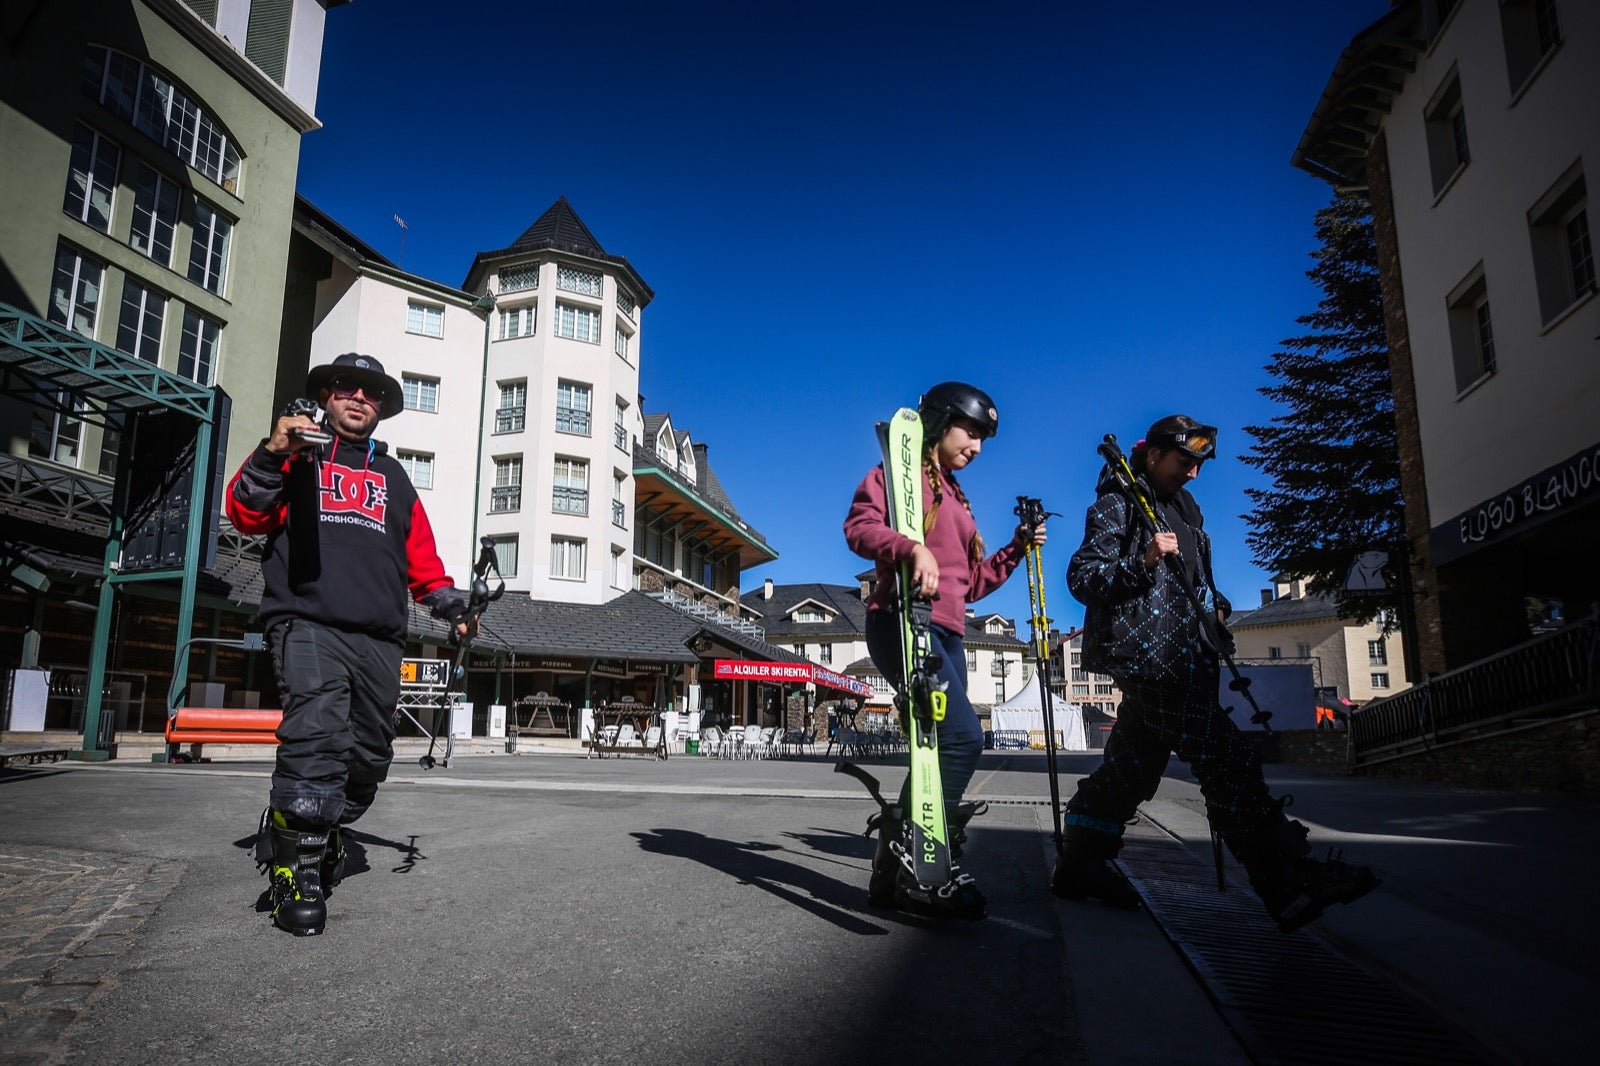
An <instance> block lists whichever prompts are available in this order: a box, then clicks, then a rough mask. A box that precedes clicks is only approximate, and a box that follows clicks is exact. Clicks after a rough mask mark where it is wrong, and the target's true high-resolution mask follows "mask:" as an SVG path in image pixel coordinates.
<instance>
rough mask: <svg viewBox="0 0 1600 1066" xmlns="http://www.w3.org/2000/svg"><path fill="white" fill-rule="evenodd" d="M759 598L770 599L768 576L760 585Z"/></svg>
mask: <svg viewBox="0 0 1600 1066" xmlns="http://www.w3.org/2000/svg"><path fill="white" fill-rule="evenodd" d="M761 598H762V599H764V600H770V599H772V579H771V578H770V577H769V578H767V580H766V582H765V583H764V584H763V585H762V586H761Z"/></svg>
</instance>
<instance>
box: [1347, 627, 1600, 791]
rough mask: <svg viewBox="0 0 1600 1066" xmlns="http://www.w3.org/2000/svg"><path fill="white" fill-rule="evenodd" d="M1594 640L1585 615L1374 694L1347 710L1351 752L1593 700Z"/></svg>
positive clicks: (1414, 747)
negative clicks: (1408, 685)
mask: <svg viewBox="0 0 1600 1066" xmlns="http://www.w3.org/2000/svg"><path fill="white" fill-rule="evenodd" d="M1597 644H1600V620H1597V619H1594V618H1590V619H1586V620H1585V621H1582V622H1578V623H1575V624H1573V625H1570V626H1567V627H1566V628H1565V629H1561V630H1557V631H1556V632H1554V633H1550V634H1547V635H1545V636H1542V637H1535V638H1534V639H1533V640H1530V641H1528V642H1527V643H1526V644H1522V645H1519V646H1518V647H1515V648H1512V649H1510V650H1508V651H1504V652H1501V653H1500V654H1499V655H1496V656H1494V657H1492V658H1489V659H1485V660H1483V661H1482V662H1477V663H1473V664H1471V665H1470V666H1463V667H1461V668H1460V669H1458V670H1452V671H1450V672H1449V673H1447V674H1440V675H1439V676H1438V677H1435V678H1432V679H1431V680H1429V681H1426V682H1424V683H1422V684H1420V685H1417V686H1416V687H1414V688H1410V689H1407V690H1406V691H1404V692H1399V693H1396V694H1395V695H1393V696H1388V697H1385V698H1384V699H1381V700H1374V701H1372V702H1371V703H1369V704H1367V705H1366V706H1365V707H1362V708H1361V709H1360V710H1358V711H1356V712H1355V713H1354V714H1352V715H1351V716H1350V756H1351V759H1352V760H1353V761H1354V762H1355V763H1357V764H1358V765H1360V764H1368V763H1375V762H1383V761H1386V760H1388V759H1393V758H1399V757H1401V756H1405V755H1410V754H1413V753H1416V752H1420V751H1426V750H1428V749H1429V748H1433V747H1438V746H1442V745H1445V744H1451V743H1456V742H1459V741H1462V740H1468V739H1479V738H1482V737H1485V736H1492V735H1495V734H1497V733H1506V732H1510V731H1511V730H1513V729H1519V728H1522V727H1524V726H1527V725H1531V724H1534V723H1536V722H1538V721H1541V720H1544V719H1550V718H1555V717H1559V716H1561V715H1563V714H1568V713H1572V712H1576V711H1581V710H1587V709H1590V708H1593V707H1595V706H1596V704H1597V702H1600V673H1597V671H1596V669H1595V651H1596V646H1597Z"/></svg>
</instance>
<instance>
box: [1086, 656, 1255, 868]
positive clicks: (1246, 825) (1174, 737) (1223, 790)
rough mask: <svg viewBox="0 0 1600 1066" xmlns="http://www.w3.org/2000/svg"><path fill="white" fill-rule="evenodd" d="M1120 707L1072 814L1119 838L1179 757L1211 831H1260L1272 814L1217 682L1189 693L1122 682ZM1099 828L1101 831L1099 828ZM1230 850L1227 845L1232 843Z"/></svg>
mask: <svg viewBox="0 0 1600 1066" xmlns="http://www.w3.org/2000/svg"><path fill="white" fill-rule="evenodd" d="M1119 684H1120V685H1121V687H1122V695H1123V700H1122V707H1121V708H1120V709H1119V710H1118V712H1117V724H1116V725H1115V726H1113V727H1112V729H1111V735H1110V737H1108V738H1107V740H1106V750H1105V756H1104V758H1103V759H1102V760H1101V762H1100V766H1099V768H1098V769H1097V770H1095V771H1094V773H1092V774H1090V775H1089V776H1088V777H1086V778H1084V779H1083V780H1082V781H1080V782H1079V783H1078V791H1077V793H1076V794H1075V795H1074V796H1073V797H1072V799H1071V800H1070V801H1068V803H1067V810H1068V812H1070V813H1076V814H1080V815H1087V816H1088V818H1090V819H1092V820H1093V821H1095V822H1100V823H1105V826H1106V827H1107V828H1108V829H1109V827H1115V830H1116V831H1117V832H1120V831H1121V827H1122V825H1123V824H1124V823H1126V822H1128V821H1129V820H1130V819H1132V818H1133V816H1134V813H1135V812H1136V811H1137V810H1138V807H1139V804H1140V803H1142V802H1143V801H1145V800H1147V799H1150V798H1151V797H1153V796H1154V795H1155V794H1156V788H1157V786H1158V785H1159V784H1160V783H1161V774H1162V771H1164V770H1165V769H1166V768H1167V760H1168V758H1170V757H1171V755H1172V753H1174V752H1176V753H1177V756H1178V758H1179V759H1182V760H1183V761H1184V762H1185V763H1187V764H1188V765H1189V768H1190V769H1191V770H1193V771H1194V776H1195V779H1196V780H1198V781H1199V782H1200V791H1201V794H1202V795H1204V796H1205V798H1206V807H1207V813H1208V815H1209V817H1210V819H1211V824H1212V826H1213V827H1214V828H1215V829H1216V830H1217V831H1218V832H1220V833H1222V834H1223V835H1224V836H1230V835H1231V834H1234V833H1237V832H1239V831H1242V830H1250V829H1254V828H1257V827H1258V826H1260V825H1261V824H1262V823H1263V822H1264V821H1265V820H1266V819H1267V818H1268V817H1269V816H1270V815H1271V814H1273V812H1274V811H1275V810H1276V808H1275V807H1273V805H1272V799H1271V796H1270V795H1269V794H1268V792H1267V785H1266V782H1265V781H1264V780H1263V779H1262V777H1261V759H1260V757H1259V756H1258V755H1257V754H1256V750H1255V748H1254V747H1252V746H1251V744H1250V743H1249V742H1248V741H1247V740H1245V737H1244V734H1243V733H1241V732H1240V731H1239V727H1238V726H1236V725H1234V724H1233V719H1232V718H1230V717H1229V716H1228V713H1227V712H1226V711H1224V710H1223V709H1222V706H1221V705H1220V704H1219V703H1218V702H1217V677H1216V675H1215V674H1212V675H1204V676H1202V678H1201V679H1200V680H1199V681H1198V682H1197V683H1196V684H1195V685H1194V686H1192V687H1177V686H1157V685H1144V684H1140V683H1139V682H1122V681H1120V679H1119ZM1096 828H1100V827H1099V826H1096ZM1230 843H1231V840H1230Z"/></svg>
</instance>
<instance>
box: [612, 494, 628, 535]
mask: <svg viewBox="0 0 1600 1066" xmlns="http://www.w3.org/2000/svg"><path fill="white" fill-rule="evenodd" d="M611 524H612V525H614V526H621V527H623V528H626V527H627V525H628V508H627V506H626V505H625V504H624V503H623V502H622V501H621V500H612V501H611Z"/></svg>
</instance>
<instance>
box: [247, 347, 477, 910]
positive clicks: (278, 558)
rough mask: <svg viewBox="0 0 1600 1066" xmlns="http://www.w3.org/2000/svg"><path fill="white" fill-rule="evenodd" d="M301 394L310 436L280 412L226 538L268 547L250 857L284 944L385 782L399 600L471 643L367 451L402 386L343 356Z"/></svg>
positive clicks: (295, 416)
mask: <svg viewBox="0 0 1600 1066" xmlns="http://www.w3.org/2000/svg"><path fill="white" fill-rule="evenodd" d="M306 394H307V396H310V397H316V398H317V403H318V405H319V406H320V407H322V409H323V410H324V411H326V412H327V414H326V417H325V419H324V421H323V423H322V424H321V425H318V424H317V423H316V422H314V421H312V418H311V415H312V414H314V413H315V412H314V411H313V410H311V409H310V405H309V404H306V403H303V402H299V401H297V402H296V403H291V404H290V405H289V406H288V407H287V408H286V409H285V411H284V413H283V414H281V415H280V416H279V417H278V418H277V419H276V421H275V422H274V423H273V427H272V435H271V436H270V437H267V438H266V439H264V440H263V441H262V442H261V443H260V444H259V445H258V446H257V447H256V450H255V451H253V452H251V453H250V456H249V458H247V459H246V460H245V461H244V465H243V466H241V467H240V468H239V472H238V473H236V474H235V475H234V476H233V480H232V481H231V482H230V483H229V485H228V493H227V514H228V518H229V520H230V521H232V522H233V524H234V526H235V527H236V528H237V529H238V530H239V531H240V532H242V533H251V534H260V533H264V534H266V535H267V542H266V548H265V551H264V554H263V557H262V561H261V577H262V581H263V582H264V584H265V591H264V592H263V593H262V596H261V625H262V630H263V632H264V633H265V634H266V638H267V645H268V647H269V648H270V650H271V652H272V665H273V671H274V673H275V674H276V676H277V682H278V692H279V696H280V698H281V700H282V703H283V724H282V725H280V726H279V727H278V740H279V744H278V754H277V766H276V769H275V770H274V772H273V775H272V800H271V806H270V807H269V808H268V810H267V811H266V812H265V813H264V814H263V815H262V830H261V844H260V845H259V846H258V853H257V857H258V859H259V860H260V861H261V862H262V864H263V865H264V866H266V867H268V868H269V869H270V872H271V877H272V887H271V889H270V893H271V900H272V916H273V921H274V922H275V923H276V924H277V925H278V926H279V927H280V928H282V929H286V930H288V931H289V932H291V933H293V934H295V935H296V936H314V935H316V934H318V933H320V932H322V930H323V927H324V926H325V925H326V923H327V914H328V912H327V904H326V903H325V901H324V899H323V892H324V889H325V888H326V887H331V886H332V884H333V883H334V882H335V881H337V879H338V877H339V876H340V875H341V874H342V872H343V860H344V848H343V841H342V840H341V838H340V833H339V826H341V825H348V824H349V823H351V822H353V821H355V820H356V819H357V818H359V817H361V815H362V814H364V813H366V810H367V808H368V807H369V806H371V804H372V800H373V797H374V796H376V794H377V791H378V784H379V782H381V781H383V780H384V778H385V777H386V776H388V772H389V763H390V760H391V759H392V757H393V754H394V750H393V742H394V722H393V716H394V708H395V705H396V703H397V702H398V700H399V696H400V659H401V655H402V653H403V651H404V647H405V639H406V621H407V615H408V609H407V605H406V597H407V595H409V596H411V597H412V598H413V599H415V600H417V601H418V602H419V603H422V604H425V605H426V606H427V607H428V608H429V609H430V610H431V611H432V612H433V614H434V616H435V617H437V618H442V619H445V620H447V621H449V622H450V623H451V624H452V625H453V626H454V627H455V632H456V637H457V638H458V639H465V638H467V637H469V636H471V635H473V630H475V629H476V621H475V620H474V619H473V618H472V616H471V614H470V612H469V611H468V604H467V599H466V597H464V596H463V595H462V594H461V593H460V592H458V591H457V590H456V588H455V582H454V581H452V580H451V579H450V576H449V575H448V574H446V573H445V571H444V564H443V563H441V562H440V561H439V553H438V550H437V549H436V548H435V546H434V541H433V528H432V526H430V525H429V523H428V516H427V514H426V512H425V511H424V510H423V508H422V502H421V501H420V500H419V499H418V498H417V491H416V489H415V488H414V487H413V486H412V484H411V479H410V478H409V477H407V476H406V472H405V469H404V468H403V467H402V466H401V465H400V463H399V462H398V461H397V460H395V458H394V457H393V456H391V455H390V454H389V452H388V448H387V447H386V446H385V445H384V444H383V443H382V442H380V441H375V440H373V439H372V433H373V430H375V429H376V428H377V425H378V422H379V420H381V419H383V418H385V417H388V416H391V415H395V414H398V413H399V412H400V411H401V410H402V409H403V400H402V392H401V387H400V383H399V382H398V381H396V380H395V379H394V378H392V377H390V376H389V375H387V374H385V373H384V371H383V366H382V364H380V363H379V362H378V361H377V360H376V359H374V358H372V357H371V356H369V355H358V354H355V353H353V352H352V353H348V354H345V355H341V356H338V357H337V358H335V359H334V360H333V362H332V363H330V364H327V365H324V366H318V367H313V368H312V369H311V373H310V374H309V375H308V376H307V378H306ZM269 850H270V853H271V854H270V857H269V856H268V854H267V853H268V851H269Z"/></svg>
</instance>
